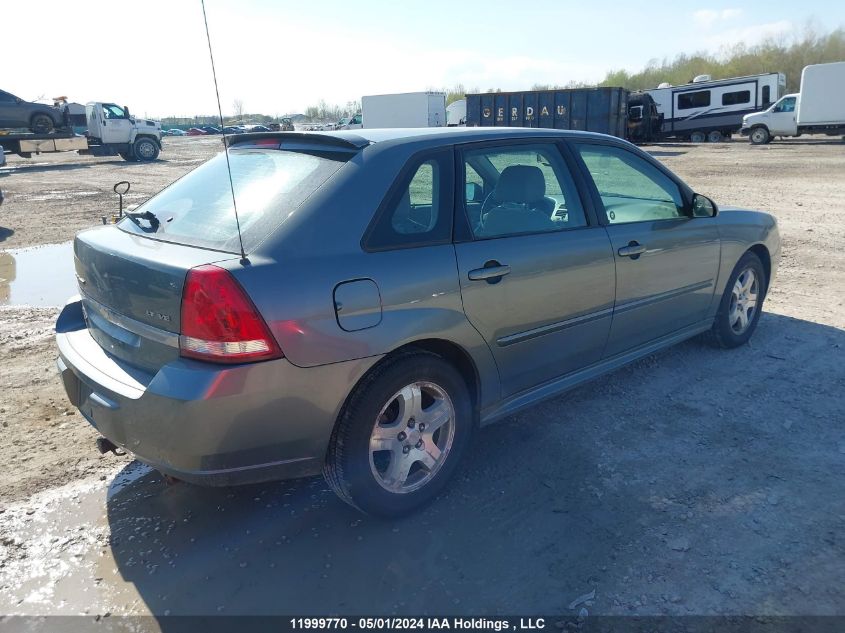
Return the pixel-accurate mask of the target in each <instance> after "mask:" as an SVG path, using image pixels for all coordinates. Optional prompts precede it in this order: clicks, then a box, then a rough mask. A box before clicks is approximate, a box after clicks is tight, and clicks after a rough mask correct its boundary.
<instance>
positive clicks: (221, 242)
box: [118, 149, 347, 252]
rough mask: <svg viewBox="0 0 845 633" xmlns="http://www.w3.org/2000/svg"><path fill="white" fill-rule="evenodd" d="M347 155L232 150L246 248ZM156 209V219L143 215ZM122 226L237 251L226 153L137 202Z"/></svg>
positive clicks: (172, 239)
mask: <svg viewBox="0 0 845 633" xmlns="http://www.w3.org/2000/svg"><path fill="white" fill-rule="evenodd" d="M346 158H347V156H338V157H334V156H333V155H332V157H327V155H325V154H321V155H319V156H317V155H314V154H310V153H305V152H293V151H287V150H277V149H232V150H230V151H229V162H230V164H231V170H232V184H233V185H234V190H235V200H237V210H238V218H239V220H240V226H241V233H242V235H243V243H244V249H246V250H247V251H249V250H251V249H252V248H254V247H255V246H256V245H257V244H258V243H259V242H260V241H262V240H263V239H264V238H265V237H267V236H268V235H269V234H270V232H272V231H273V230H274V229H275V228H276V227H278V226H279V225H280V224H281V223H282V222H284V221H285V220H286V219H287V218H288V217H290V215H292V214H293V212H294V211H295V210H296V209H297V208H298V207H299V206H300V204H302V202H303V201H304V200H305V199H306V198H307V197H308V196H309V195H311V194H312V193H313V192H314V191H316V190H317V189H318V188H319V187H320V186H321V185H322V184H323V183H325V182H326V180H328V179H329V178H330V177H331V176H332V175H333V174H334V173H335V172H336V171H337V170H338V169H339V168H340V167H341V165H342V164H343V162H344V160H345V159H346ZM141 214H152V215H153V216H155V218H156V220H157V222H155V221H153V222H149V221H147V220H143V219H141V220H139V219H138V218H139V217H140V215H141ZM133 215H134V216H135V217H134V218H126V219H124V220H123V221H121V222H120V224H119V225H118V226H119V227H120V228H121V229H123V230H125V231H128V232H130V233H136V234H141V235H148V236H150V237H155V238H156V239H160V240H164V241H167V242H176V243H180V244H188V245H194V246H203V247H208V248H214V249H217V250H224V251H230V252H237V251H238V248H239V246H238V232H237V225H236V222H235V211H234V206H233V204H232V188H231V187H230V184H229V175H228V173H227V167H226V157H225V155H224V154H219V155H218V156H216V157H215V158H212V159H211V160H210V161H208V162H207V163H205V164H203V165H201V166H200V167H198V168H197V169H195V170H194V171H192V172H190V173H189V174H188V175H186V176H185V177H184V178H182V179H181V180H178V181H176V182H175V183H173V184H172V185H171V186H170V187H168V188H167V189H164V190H163V191H162V192H160V193H159V194H157V195H155V196H153V197H152V198H150V200H148V201H147V202H145V203H144V204H142V205H141V206H140V207H138V208H137V209H136V210H135V211H134V213H133Z"/></svg>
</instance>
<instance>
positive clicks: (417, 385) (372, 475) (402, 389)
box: [323, 352, 473, 517]
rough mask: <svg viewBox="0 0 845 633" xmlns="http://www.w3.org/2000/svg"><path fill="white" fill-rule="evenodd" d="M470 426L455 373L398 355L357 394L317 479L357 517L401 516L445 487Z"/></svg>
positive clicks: (462, 385)
mask: <svg viewBox="0 0 845 633" xmlns="http://www.w3.org/2000/svg"><path fill="white" fill-rule="evenodd" d="M472 426H473V424H472V405H471V400H470V396H469V390H468V389H467V385H466V382H465V381H464V379H463V377H462V376H461V374H460V373H458V371H457V370H456V369H455V368H454V367H452V366H451V365H450V364H449V363H447V362H446V361H444V360H443V359H441V358H440V357H438V356H435V355H433V354H429V353H425V352H419V353H412V354H405V355H402V356H398V357H396V358H395V359H392V360H388V361H386V362H385V363H384V364H383V365H382V366H380V367H378V368H377V369H376V370H374V371H373V372H372V373H371V374H370V375H369V376H367V377H365V378H364V379H363V380H362V382H361V383H360V384H359V385H358V386H357V387H356V388H355V390H354V392H353V394H352V396H351V397H350V399H349V402H348V403H347V405H346V407H345V408H344V411H343V413H342V414H341V416H340V419H339V420H338V423H337V426H336V428H335V431H334V433H333V435H332V439H331V442H330V445H329V450H328V454H327V456H326V465H325V468H324V471H323V474H324V475H325V478H326V481H327V482H328V483H329V485H330V486H331V487H332V489H333V490H334V491H335V492H336V493H337V495H338V496H339V497H340V498H341V499H343V500H344V501H346V502H347V503H349V504H350V505H352V506H355V507H356V508H358V509H360V510H362V511H363V512H366V513H368V514H374V515H377V516H385V517H388V516H400V515H402V514H407V513H409V512H412V511H413V510H416V509H417V508H419V507H420V506H422V505H424V504H425V503H427V502H429V501H431V500H432V499H433V498H434V497H435V496H436V495H437V494H438V493H439V492H440V491H441V490H442V489H443V487H444V486H445V485H446V483H447V482H448V480H449V478H450V477H451V475H452V474H453V472H454V471H455V468H456V467H457V464H458V462H459V461H460V458H461V455H462V454H463V452H464V450H465V449H466V446H467V444H468V443H469V439H470V436H471V434H472Z"/></svg>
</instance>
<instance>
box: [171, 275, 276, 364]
mask: <svg viewBox="0 0 845 633" xmlns="http://www.w3.org/2000/svg"><path fill="white" fill-rule="evenodd" d="M179 348H180V352H181V354H182V356H187V357H189V358H197V359H200V360H205V361H211V362H215V363H250V362H255V361H259V360H269V359H271V358H281V357H282V350H281V349H279V344H278V343H277V342H276V339H275V338H274V337H273V335H272V334H271V332H270V329H269V328H268V327H267V324H266V323H265V322H264V319H263V318H262V317H261V315H260V314H259V312H258V310H257V309H256V307H255V305H254V304H253V303H252V301H250V299H249V297H248V296H247V294H246V293H245V292H244V290H243V288H241V287H240V285H239V284H238V282H237V281H235V278H234V277H233V276H232V275H231V274H230V273H229V272H228V271H226V270H224V269H222V268H220V267H219V266H213V265H211V264H208V265H205V266H198V267H196V268H192V269H191V270H189V271H188V276H187V278H186V279H185V288H184V290H183V291H182V323H181V334H180V336H179Z"/></svg>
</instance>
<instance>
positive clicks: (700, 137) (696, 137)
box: [689, 132, 707, 143]
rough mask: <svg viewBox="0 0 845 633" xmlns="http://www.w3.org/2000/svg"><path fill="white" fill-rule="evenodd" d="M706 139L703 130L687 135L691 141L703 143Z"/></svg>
mask: <svg viewBox="0 0 845 633" xmlns="http://www.w3.org/2000/svg"><path fill="white" fill-rule="evenodd" d="M706 139H707V137H706V136H704V132H693V133H691V134H690V135H689V140H690V141H691V142H692V143H703V142H704V141H705V140H706Z"/></svg>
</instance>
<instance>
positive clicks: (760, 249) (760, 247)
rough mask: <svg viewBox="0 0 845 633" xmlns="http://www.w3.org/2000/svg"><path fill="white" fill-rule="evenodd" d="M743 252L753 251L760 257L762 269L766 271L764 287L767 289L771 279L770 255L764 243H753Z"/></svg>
mask: <svg viewBox="0 0 845 633" xmlns="http://www.w3.org/2000/svg"><path fill="white" fill-rule="evenodd" d="M745 252H746V253H754V254H755V255H756V256H757V257H759V258H760V262H761V263H762V264H763V271H764V272H765V273H766V289H767V290H768V287H769V283H770V282H771V279H772V256H771V253H769V249H768V248H766V245H765V244H755V245H754V246H752V247H751V248H749V249H748V250H747V251H745Z"/></svg>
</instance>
